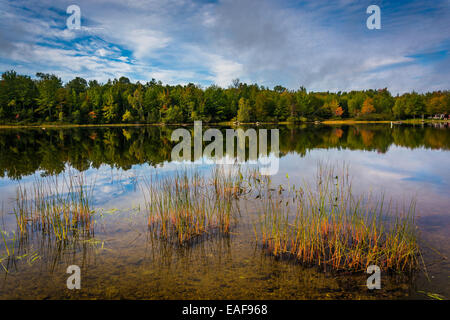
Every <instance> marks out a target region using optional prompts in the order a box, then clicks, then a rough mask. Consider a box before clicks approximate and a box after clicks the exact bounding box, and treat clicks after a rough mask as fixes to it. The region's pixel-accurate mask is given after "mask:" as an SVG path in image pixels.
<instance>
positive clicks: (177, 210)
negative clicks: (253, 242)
mask: <svg viewBox="0 0 450 320" xmlns="http://www.w3.org/2000/svg"><path fill="white" fill-rule="evenodd" d="M239 177H242V175H241V176H239V175H238V176H237V177H235V175H233V174H231V173H230V174H227V173H225V172H224V171H223V170H220V169H217V170H216V171H214V173H213V175H212V177H210V178H209V179H208V178H206V177H204V176H201V175H200V174H199V173H198V172H196V171H192V172H189V171H188V170H185V171H183V172H177V173H175V174H174V175H173V176H167V177H159V176H156V175H155V176H151V177H149V178H148V179H146V180H145V188H144V195H145V199H146V201H145V202H146V211H147V213H148V226H149V229H150V231H151V232H152V233H153V234H155V235H157V236H158V237H160V238H163V239H166V240H169V241H171V242H174V243H176V244H179V245H183V244H187V243H189V242H190V241H192V240H193V239H195V238H198V237H199V236H202V235H205V234H212V233H215V232H220V233H223V234H228V233H229V232H230V228H231V226H232V223H233V221H234V219H235V218H236V215H237V213H238V211H239V209H238V205H237V203H236V201H233V200H234V199H236V198H237V197H238V196H239V195H240V194H241V193H242V187H241V186H240V180H241V179H240V178H239Z"/></svg>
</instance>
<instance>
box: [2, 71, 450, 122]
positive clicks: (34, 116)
mask: <svg viewBox="0 0 450 320" xmlns="http://www.w3.org/2000/svg"><path fill="white" fill-rule="evenodd" d="M449 113H450V91H448V90H445V91H434V92H428V93H424V94H419V93H417V92H412V93H405V94H402V95H397V96H393V95H391V93H390V92H389V91H388V90H387V88H384V89H379V90H364V91H350V92H337V93H334V92H307V90H306V89H305V88H304V87H300V88H299V89H298V90H289V89H287V88H285V87H282V86H280V85H277V86H275V87H274V88H273V89H270V88H267V87H264V86H258V85H257V84H246V83H241V82H240V81H239V79H236V80H233V82H232V84H231V85H230V86H229V87H228V88H221V87H219V86H216V85H211V86H209V87H207V88H202V87H201V86H198V85H195V84H193V83H189V84H187V85H167V84H166V85H164V84H162V82H161V81H156V80H155V79H152V80H151V81H150V82H147V83H145V84H143V83H140V82H137V83H132V82H131V81H130V80H129V79H128V78H126V77H120V78H119V79H114V80H109V81H108V82H107V83H104V84H101V83H99V82H97V81H96V80H91V81H87V80H85V79H83V78H80V77H76V78H74V79H72V80H70V81H69V82H67V83H63V81H62V80H61V78H59V77H58V76H57V75H54V74H45V73H37V74H36V78H34V79H33V78H31V77H30V76H27V75H19V74H17V73H16V72H15V71H13V70H11V71H6V72H4V73H3V74H2V77H1V80H0V123H3V124H38V123H73V124H115V123H189V122H193V121H195V120H202V121H204V122H209V123H218V122H226V121H239V122H244V123H245V122H256V121H259V122H279V121H287V122H296V121H315V120H323V119H346V118H353V119H357V120H393V119H408V118H419V117H422V116H424V117H429V116H432V115H435V114H449Z"/></svg>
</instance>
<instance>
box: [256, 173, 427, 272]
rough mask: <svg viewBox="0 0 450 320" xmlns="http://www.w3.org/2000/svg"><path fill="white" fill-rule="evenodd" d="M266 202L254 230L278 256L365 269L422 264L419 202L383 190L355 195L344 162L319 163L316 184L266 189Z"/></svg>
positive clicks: (396, 268)
mask: <svg viewBox="0 0 450 320" xmlns="http://www.w3.org/2000/svg"><path fill="white" fill-rule="evenodd" d="M279 190H281V189H279ZM262 204H263V209H262V213H261V214H260V219H259V232H258V230H256V228H255V235H256V237H257V240H260V241H261V243H262V244H263V246H264V247H265V248H267V250H268V251H269V252H270V253H271V254H273V255H274V256H277V257H285V256H287V257H294V258H295V259H297V260H298V261H299V262H301V263H303V264H305V265H317V266H319V267H322V268H324V269H325V270H326V269H327V268H328V269H333V270H346V271H363V270H366V268H367V267H368V266H369V265H372V264H374V265H377V266H379V267H380V268H381V269H382V270H384V271H410V270H413V269H415V268H416V267H417V266H418V264H419V261H418V258H419V255H420V252H419V247H418V243H417V235H416V226H415V221H414V216H415V202H414V201H411V203H410V205H409V206H408V207H407V208H406V210H404V211H399V210H392V209H393V208H392V205H391V204H388V205H387V206H386V205H385V201H384V197H383V196H382V195H381V196H380V197H379V198H378V199H374V197H371V196H370V194H366V195H364V194H363V195H359V196H356V195H355V193H354V192H353V190H352V184H351V181H350V178H349V174H348V168H347V167H345V166H344V167H343V169H342V171H341V172H337V170H336V168H335V167H332V166H325V165H319V167H318V170H317V175H316V177H315V181H314V183H313V184H310V183H307V182H303V184H302V186H301V187H300V188H297V189H296V188H295V186H293V187H290V186H289V187H288V190H287V195H285V194H282V193H281V192H278V193H273V192H272V193H267V196H266V197H264V198H263V199H262ZM292 207H293V208H292ZM292 211H294V213H292Z"/></svg>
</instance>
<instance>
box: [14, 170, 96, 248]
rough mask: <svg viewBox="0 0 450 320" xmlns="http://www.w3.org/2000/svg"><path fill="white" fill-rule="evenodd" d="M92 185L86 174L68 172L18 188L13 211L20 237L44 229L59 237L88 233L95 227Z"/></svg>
mask: <svg viewBox="0 0 450 320" xmlns="http://www.w3.org/2000/svg"><path fill="white" fill-rule="evenodd" d="M92 192H93V185H92V186H89V185H88V184H87V182H86V181H85V178H84V175H83V174H81V173H79V174H78V175H73V174H68V175H66V176H64V177H63V178H62V180H60V179H58V177H44V178H40V179H36V180H35V181H34V182H33V184H32V185H31V187H30V186H28V187H27V186H23V185H20V184H19V186H18V188H17V197H16V201H15V207H14V214H15V216H16V221H17V229H18V232H19V233H20V236H21V237H27V235H28V233H29V232H41V233H42V234H46V235H50V236H53V237H55V238H56V240H62V241H66V240H69V239H70V238H71V237H78V236H80V235H81V236H89V235H90V234H91V233H92V232H93V230H94V220H93V214H94V210H92V209H91V206H90V199H91V197H92Z"/></svg>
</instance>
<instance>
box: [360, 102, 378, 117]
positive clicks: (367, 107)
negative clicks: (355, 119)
mask: <svg viewBox="0 0 450 320" xmlns="http://www.w3.org/2000/svg"><path fill="white" fill-rule="evenodd" d="M374 112H375V107H374V106H373V99H372V98H366V100H364V103H363V105H362V108H361V113H362V114H370V113H374Z"/></svg>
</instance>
